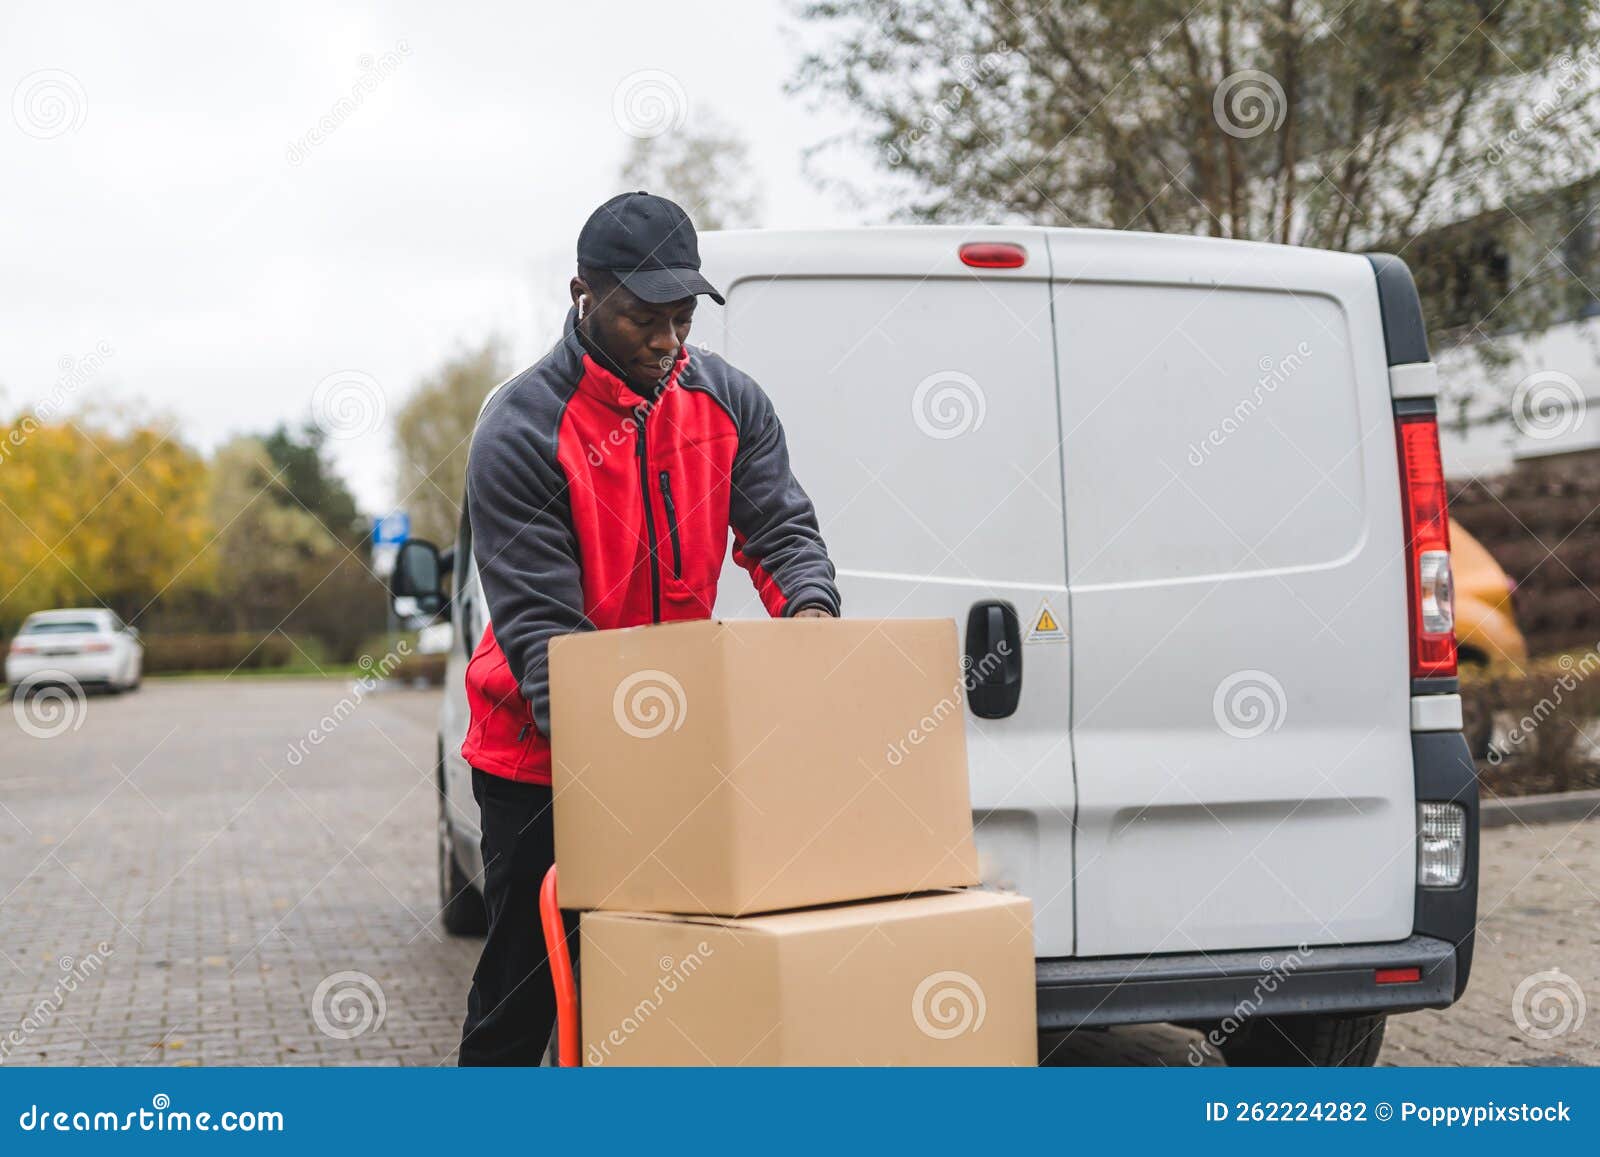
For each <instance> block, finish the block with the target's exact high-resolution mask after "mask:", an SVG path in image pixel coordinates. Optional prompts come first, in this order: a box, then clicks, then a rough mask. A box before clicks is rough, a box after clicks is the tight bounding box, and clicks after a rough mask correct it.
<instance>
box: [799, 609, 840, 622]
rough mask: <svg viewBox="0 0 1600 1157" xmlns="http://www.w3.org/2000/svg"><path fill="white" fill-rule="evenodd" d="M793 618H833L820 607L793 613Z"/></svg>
mask: <svg viewBox="0 0 1600 1157" xmlns="http://www.w3.org/2000/svg"><path fill="white" fill-rule="evenodd" d="M794 617H795V618H797V619H831V618H833V616H832V615H830V614H829V613H828V612H827V611H826V610H824V609H823V608H822V607H807V608H805V610H803V611H796V612H795V613H794Z"/></svg>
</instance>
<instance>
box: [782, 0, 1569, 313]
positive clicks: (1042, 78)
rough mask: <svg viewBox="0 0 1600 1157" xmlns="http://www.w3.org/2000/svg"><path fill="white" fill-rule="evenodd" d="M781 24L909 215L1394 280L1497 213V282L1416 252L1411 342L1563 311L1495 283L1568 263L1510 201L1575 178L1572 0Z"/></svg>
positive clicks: (1021, 11) (1546, 223)
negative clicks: (1254, 248) (1424, 328)
mask: <svg viewBox="0 0 1600 1157" xmlns="http://www.w3.org/2000/svg"><path fill="white" fill-rule="evenodd" d="M801 12H802V15H803V17H804V18H805V19H806V20H808V21H810V22H811V23H812V24H813V25H816V26H818V27H819V29H820V30H821V31H823V32H824V33H825V34H826V38H825V40H823V41H822V44H821V47H819V48H818V49H817V50H816V51H814V52H812V53H811V54H810V55H808V56H807V57H806V59H805V61H804V63H803V66H802V68H801V69H800V71H799V73H798V75H797V77H796V80H795V86H796V87H797V88H798V89H800V90H802V91H806V92H809V93H812V94H816V95H818V96H820V97H822V98H824V99H832V100H836V101H837V102H839V103H840V104H842V105H844V106H846V107H847V108H848V109H850V110H852V111H853V112H854V113H855V114H856V117H857V120H858V123H859V125H860V126H861V129H860V133H859V134H858V136H857V143H859V144H864V145H865V146H867V147H868V148H870V149H871V150H872V152H873V154H874V155H875V156H876V158H877V160H878V169H879V171H880V173H881V174H882V175H883V177H884V178H885V180H886V184H885V188H884V189H883V190H882V194H883V195H885V196H887V197H889V198H890V199H891V201H892V203H894V204H895V205H897V207H898V212H899V213H900V215H901V216H903V217H905V218H908V219H912V220H920V221H938V222H972V221H985V220H987V221H1026V222H1032V223H1037V224H1043V225H1078V226H1099V227H1108V228H1116V229H1142V230H1150V231H1155V232H1164V233H1198V234H1207V235H1211V236H1217V237H1241V238H1250V239H1255V240H1264V241H1278V242H1284V243H1289V244H1299V245H1312V246H1320V247H1325V248H1332V249H1341V250H1360V249H1382V250H1389V251H1394V252H1400V253H1404V254H1408V256H1411V257H1412V259H1413V263H1414V264H1415V263H1416V255H1415V254H1409V253H1408V251H1409V249H1410V247H1411V245H1412V243H1413V242H1414V241H1415V240H1416V239H1417V238H1419V237H1421V236H1424V235H1427V234H1430V232H1431V231H1433V230H1435V229H1436V228H1437V227H1439V226H1443V225H1446V224H1448V223H1450V222H1455V221H1472V220H1474V219H1476V218H1479V217H1481V216H1482V215H1484V214H1492V213H1512V214H1514V215H1515V216H1517V217H1518V218H1519V221H1518V222H1517V224H1516V228H1517V229H1518V230H1520V231H1521V232H1523V233H1525V234H1527V236H1526V237H1525V238H1524V239H1523V240H1522V241H1521V242H1519V245H1520V247H1521V248H1522V249H1524V250H1527V251H1529V252H1530V253H1531V254H1532V255H1533V260H1532V263H1531V264H1530V265H1529V266H1527V267H1526V269H1525V273H1526V276H1523V275H1522V274H1520V273H1516V272H1514V273H1513V275H1512V276H1511V278H1510V279H1509V281H1508V279H1507V278H1506V275H1505V269H1504V268H1503V267H1502V263H1503V261H1504V259H1505V253H1504V252H1503V251H1498V250H1496V249H1495V248H1494V247H1489V248H1487V249H1483V248H1479V249H1474V248H1473V247H1472V246H1471V245H1463V246H1458V247H1456V248H1454V249H1452V250H1451V251H1450V252H1449V253H1448V254H1443V255H1440V254H1433V255H1431V259H1430V261H1429V263H1428V265H1429V269H1430V271H1432V270H1437V271H1439V272H1438V273H1437V274H1436V275H1430V276H1429V277H1426V278H1423V279H1421V280H1422V282H1423V284H1422V288H1423V291H1424V294H1425V297H1426V306H1427V309H1428V312H1429V320H1430V323H1431V324H1432V327H1433V328H1434V329H1436V330H1441V331H1442V330H1445V329H1449V328H1451V327H1456V328H1458V329H1460V330H1463V331H1470V332H1479V333H1481V332H1483V331H1496V330H1505V329H1512V328H1526V327H1529V326H1536V325H1541V324H1547V323H1548V322H1549V321H1551V320H1554V319H1563V320H1564V319H1565V317H1567V316H1571V313H1570V300H1569V299H1570V294H1567V293H1565V292H1564V291H1563V292H1554V293H1547V292H1526V293H1509V292H1507V286H1508V285H1512V286H1516V285H1518V284H1519V283H1520V282H1522V281H1529V282H1532V281H1537V280H1539V279H1540V277H1542V276H1544V275H1545V274H1549V275H1550V276H1553V277H1556V278H1558V279H1560V278H1564V277H1565V276H1566V274H1567V273H1571V271H1570V270H1567V271H1565V273H1564V272H1563V270H1562V268H1561V266H1562V260H1561V248H1560V246H1561V243H1562V240H1563V238H1564V236H1565V235H1566V234H1568V233H1570V232H1571V231H1572V229H1573V227H1574V225H1575V222H1574V221H1573V220H1572V219H1571V215H1570V214H1568V213H1565V212H1559V211H1558V212H1553V213H1539V212H1532V211H1531V209H1532V206H1530V205H1529V200H1530V199H1537V198H1542V197H1557V196H1559V195H1560V193H1561V190H1563V189H1566V188H1568V187H1569V186H1570V185H1571V184H1572V183H1573V182H1574V181H1579V180H1583V179H1586V178H1588V177H1589V176H1591V175H1592V174H1593V173H1594V172H1595V168H1596V163H1595V156H1596V154H1595V147H1596V141H1597V139H1600V138H1597V135H1596V129H1597V128H1600V115H1597V110H1600V56H1597V55H1596V52H1595V35H1596V34H1595V22H1596V17H1595V11H1594V6H1593V4H1592V3H1590V2H1588V0H1329V2H1326V3H1319V2H1313V0H1255V2H1251V0H1200V2H1199V3H1194V2H1193V0H970V2H969V3H962V4H953V3H949V2H947V0H817V2H810V3H805V4H803V5H802V6H801ZM1558 208H1559V207H1558ZM1512 247H1513V248H1515V247H1516V246H1512ZM1552 258H1553V259H1552ZM1463 303H1465V306H1464V312H1463ZM1563 310H1565V311H1567V312H1565V313H1563V312H1562V311H1563ZM1463 319H1464V320H1465V323H1466V324H1465V325H1463V324H1462V323H1463Z"/></svg>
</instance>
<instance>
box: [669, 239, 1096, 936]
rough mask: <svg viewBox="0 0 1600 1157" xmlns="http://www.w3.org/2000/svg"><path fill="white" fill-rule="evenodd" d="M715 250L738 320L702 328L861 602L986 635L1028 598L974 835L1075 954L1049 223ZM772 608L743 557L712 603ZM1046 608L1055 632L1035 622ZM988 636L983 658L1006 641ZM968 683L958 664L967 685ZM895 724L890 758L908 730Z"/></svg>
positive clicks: (980, 787)
mask: <svg viewBox="0 0 1600 1157" xmlns="http://www.w3.org/2000/svg"><path fill="white" fill-rule="evenodd" d="M973 239H981V240H983V241H988V242H1008V243H1014V244H1020V245H1022V246H1023V247H1024V249H1025V250H1026V261H1025V264H1024V265H1023V266H1022V267H1021V268H1017V269H979V268H973V267H970V266H968V265H965V264H963V263H962V261H961V259H960V257H959V255H958V251H959V249H960V246H961V245H962V243H963V242H965V241H969V240H973ZM702 252H703V254H704V256H705V260H706V269H707V273H708V275H709V276H711V278H712V280H713V283H714V284H718V285H721V286H722V288H723V290H724V292H725V293H726V295H727V298H728V304H727V307H726V309H725V311H724V316H723V320H724V322H725V329H724V331H723V332H721V333H719V332H718V331H719V327H718V326H717V324H716V313H715V312H711V313H709V315H708V316H707V318H705V319H704V320H705V321H706V322H707V323H708V324H706V325H705V326H704V328H702V325H701V323H700V321H697V323H696V333H695V340H697V341H699V340H705V339H709V340H711V341H713V342H715V343H718V344H719V345H720V348H722V349H724V350H725V352H726V354H727V356H728V358H729V359H730V360H731V361H732V362H733V364H734V365H736V366H738V367H739V368H740V369H743V370H745V371H746V372H748V373H750V374H751V375H753V376H754V377H755V378H756V380H757V381H759V382H760V383H761V384H762V385H763V387H765V389H766V390H767V392H768V393H769V394H770V395H771V397H772V399H773V402H774V404H775V406H776V407H777V411H778V414H779V416H780V417H781V418H782V420H783V423H784V426H785V429H786V430H787V433H788V443H789V451H790V456H791V458H792V461H793V464H794V468H795V472H796V475H797V476H798V477H799V479H800V481H801V482H802V484H803V485H804V486H805V487H806V488H807V490H808V491H809V493H810V494H811V497H812V499H813V500H814V501H815V503H816V507H817V512H818V516H819V518H820V520H821V524H822V533H823V535H824V536H825V538H826V540H827V543H828V547H829V550H830V552H831V553H832V555H833V558H834V561H835V563H836V565H837V566H838V568H839V581H840V587H841V589H842V592H843V596H844V603H845V612H846V613H847V614H848V615H850V616H852V617H867V618H870V617H874V616H878V617H885V618H887V617H905V616H911V617H949V618H953V619H955V620H956V622H957V623H958V625H959V626H960V628H961V629H962V631H963V634H964V636H966V637H967V639H968V642H969V643H971V642H972V636H970V635H967V630H968V620H969V615H970V614H971V612H972V610H973V608H974V607H975V606H977V607H979V608H980V611H979V615H978V622H977V624H976V626H977V630H978V633H979V634H981V633H982V632H983V631H984V630H986V629H987V627H988V624H989V622H990V620H991V619H993V620H994V621H995V622H997V623H998V622H999V621H1000V620H1001V619H1002V618H1003V617H1004V614H1005V612H1004V609H1003V607H1002V606H1001V605H1000V604H1005V605H1008V606H1010V607H1011V608H1014V610H1015V613H1016V615H1017V619H1018V626H1019V632H1018V633H1019V636H1020V637H1019V639H1018V642H1017V649H1018V650H1020V652H1021V654H1020V662H1021V669H1022V685H1021V694H1020V700H1019V702H1018V704H1017V706H1016V709H1015V711H1014V712H1012V713H1010V714H1008V715H1005V716H1004V717H1001V718H978V717H977V716H976V715H975V714H973V713H972V712H971V711H968V712H967V717H966V726H967V736H968V749H969V754H970V761H971V768H972V791H973V804H974V809H975V816H974V819H975V822H976V824H977V842H978V849H979V853H980V856H981V858H982V862H983V874H984V879H985V881H986V883H988V884H990V885H992V886H995V887H999V888H1005V889H1015V890H1019V891H1021V892H1023V893H1025V894H1027V895H1028V896H1030V897H1031V898H1032V899H1033V900H1034V903H1035V936H1036V946H1037V950H1038V952H1039V953H1040V954H1041V955H1067V954H1069V953H1071V952H1072V950H1073V918H1072V813H1073V803H1074V796H1073V783H1072V761H1071V751H1070V742H1069V732H1068V729H1067V721H1068V718H1069V711H1070V706H1071V682H1070V678H1069V674H1070V668H1069V662H1068V657H1069V650H1068V644H1067V642H1066V639H1067V631H1066V626H1067V622H1066V620H1067V615H1068V607H1067V605H1066V598H1065V595H1066V564H1065V543H1064V536H1063V522H1062V513H1061V478H1062V474H1061V456H1060V444H1059V440H1060V429H1059V425H1058V414H1057V401H1056V391H1055V364H1054V344H1053V337H1052V329H1051V318H1050V283H1049V272H1048V255H1047V253H1046V249H1045V243H1044V235H1043V234H1042V233H1041V232H1039V231H1021V230H983V231H980V232H979V233H977V234H973V233H971V232H968V231H960V230H954V229H914V230H907V229H885V230H860V231H845V232H838V233H819V234H794V233H789V234H784V233H763V234H743V235H741V234H730V235H717V234H709V235H707V236H706V237H705V238H704V239H703V244H702ZM723 343H725V344H723ZM759 610H760V608H759V605H758V604H755V603H754V602H753V599H752V598H751V595H750V583H749V581H748V579H747V578H746V577H745V576H744V575H743V573H742V572H740V571H738V570H737V569H736V568H734V567H733V566H732V565H731V564H730V565H729V567H728V569H727V570H726V571H725V573H724V575H723V578H722V583H721V588H720V593H719V602H718V607H717V612H718V614H719V615H732V614H740V613H745V614H749V613H759ZM1041 617H1043V618H1044V619H1045V622H1046V626H1047V627H1049V628H1051V629H1048V630H1045V631H1038V630H1035V629H1034V628H1036V627H1038V625H1039V623H1040V620H1041ZM1000 634H1003V632H999V633H997V635H996V641H997V642H998V640H999V637H1000ZM969 649H970V648H969ZM977 650H978V652H979V654H978V655H976V656H975V658H976V659H977V661H978V662H980V663H982V662H983V661H984V654H985V653H987V652H989V651H990V648H989V647H987V646H986V645H984V644H983V643H982V642H980V643H979V645H978V647H977ZM990 662H993V660H992V659H991V660H990ZM959 678H960V674H959V672H957V671H954V670H953V671H951V672H950V679H951V686H952V695H958V694H959V693H958V692H957V691H956V684H957V682H958V680H959ZM928 707H929V716H928V718H929V719H930V720H938V719H940V718H942V717H943V716H942V713H941V712H940V711H938V705H937V704H931V703H930V704H929V705H928ZM919 725H920V724H919V723H918V722H917V721H907V726H908V728H910V727H915V726H919ZM883 738H884V749H885V751H886V752H887V751H888V750H889V749H890V748H891V747H892V745H894V744H895V743H899V742H904V741H906V739H907V736H906V735H903V734H897V735H885V736H884V737H883Z"/></svg>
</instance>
